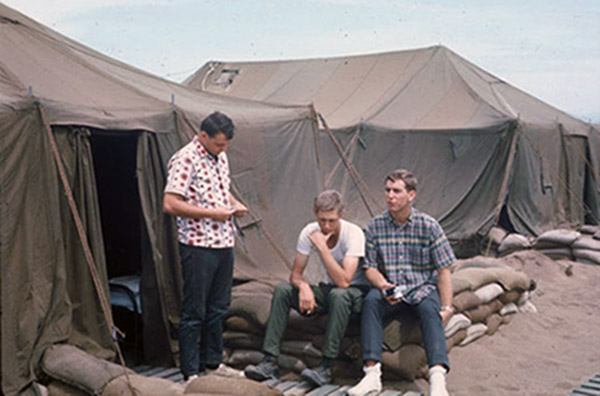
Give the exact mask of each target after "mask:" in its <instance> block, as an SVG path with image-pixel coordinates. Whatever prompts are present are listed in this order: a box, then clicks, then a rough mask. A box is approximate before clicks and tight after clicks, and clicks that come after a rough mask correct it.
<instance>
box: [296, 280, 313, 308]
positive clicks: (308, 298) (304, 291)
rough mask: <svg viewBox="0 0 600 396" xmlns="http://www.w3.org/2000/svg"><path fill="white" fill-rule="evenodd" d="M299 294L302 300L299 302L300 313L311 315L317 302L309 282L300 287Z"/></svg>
mask: <svg viewBox="0 0 600 396" xmlns="http://www.w3.org/2000/svg"><path fill="white" fill-rule="evenodd" d="M298 296H299V300H300V301H299V302H298V305H299V308H300V313H302V314H305V315H311V314H312V313H313V312H314V311H315V306H316V305H317V304H316V302H315V295H314V293H313V291H312V289H311V288H310V285H309V284H308V283H303V284H302V286H301V287H300V288H299V289H298Z"/></svg>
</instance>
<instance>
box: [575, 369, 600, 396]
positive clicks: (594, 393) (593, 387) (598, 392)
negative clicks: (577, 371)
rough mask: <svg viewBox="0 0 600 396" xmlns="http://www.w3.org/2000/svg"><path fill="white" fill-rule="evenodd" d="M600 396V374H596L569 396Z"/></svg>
mask: <svg viewBox="0 0 600 396" xmlns="http://www.w3.org/2000/svg"><path fill="white" fill-rule="evenodd" d="M582 395H584V396H600V374H596V375H595V376H593V377H592V378H590V379H589V380H587V381H586V382H584V383H583V384H581V385H580V386H578V387H577V388H575V389H573V391H572V392H571V393H570V394H569V396H582Z"/></svg>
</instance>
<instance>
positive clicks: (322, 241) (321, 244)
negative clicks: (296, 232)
mask: <svg viewBox="0 0 600 396" xmlns="http://www.w3.org/2000/svg"><path fill="white" fill-rule="evenodd" d="M332 235H333V232H330V233H329V234H323V231H321V230H314V231H313V232H312V233H311V234H310V235H309V236H308V238H309V239H310V241H311V242H312V244H313V245H314V246H315V248H316V249H317V250H323V249H329V247H328V246H327V241H328V240H329V238H331V236H332Z"/></svg>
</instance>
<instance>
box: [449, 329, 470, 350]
mask: <svg viewBox="0 0 600 396" xmlns="http://www.w3.org/2000/svg"><path fill="white" fill-rule="evenodd" d="M465 338H467V329H460V330H458V331H457V332H456V333H454V334H452V336H451V337H448V338H446V349H447V350H448V352H450V350H451V349H452V348H454V347H455V346H456V345H459V344H460V343H461V342H462V341H463V340H464V339H465Z"/></svg>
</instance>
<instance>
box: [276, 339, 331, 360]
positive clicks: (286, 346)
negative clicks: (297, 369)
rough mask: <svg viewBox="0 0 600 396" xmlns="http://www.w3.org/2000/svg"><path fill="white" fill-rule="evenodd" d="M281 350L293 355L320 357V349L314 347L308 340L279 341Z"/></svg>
mask: <svg viewBox="0 0 600 396" xmlns="http://www.w3.org/2000/svg"><path fill="white" fill-rule="evenodd" d="M281 352H283V353H287V354H289V355H293V356H300V357H303V356H307V357H313V358H317V359H321V358H322V357H323V355H322V354H321V351H319V350H318V349H317V348H315V347H314V345H313V344H312V343H311V342H310V341H283V342H282V343H281Z"/></svg>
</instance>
